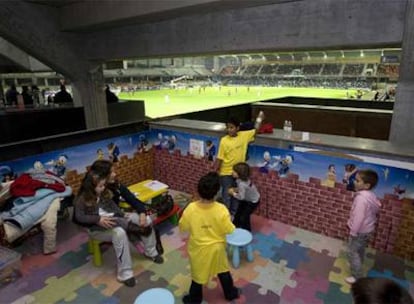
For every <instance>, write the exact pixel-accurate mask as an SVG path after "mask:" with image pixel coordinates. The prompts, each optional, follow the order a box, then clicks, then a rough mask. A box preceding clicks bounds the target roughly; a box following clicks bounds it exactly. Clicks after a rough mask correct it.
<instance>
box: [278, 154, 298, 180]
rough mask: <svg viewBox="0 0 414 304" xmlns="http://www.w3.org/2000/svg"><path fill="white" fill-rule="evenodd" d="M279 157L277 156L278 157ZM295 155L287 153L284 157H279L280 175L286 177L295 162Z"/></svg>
mask: <svg viewBox="0 0 414 304" xmlns="http://www.w3.org/2000/svg"><path fill="white" fill-rule="evenodd" d="M276 159H277V158H276ZM293 160H294V158H293V156H292V155H286V156H285V157H284V158H282V159H280V158H279V163H278V173H279V176H280V177H285V176H287V174H288V173H289V171H290V166H291V164H292V163H293Z"/></svg>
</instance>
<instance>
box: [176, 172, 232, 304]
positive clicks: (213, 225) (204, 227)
mask: <svg viewBox="0 0 414 304" xmlns="http://www.w3.org/2000/svg"><path fill="white" fill-rule="evenodd" d="M219 189H220V182H219V175H218V174H217V173H216V172H210V173H208V174H207V175H205V176H203V177H201V179H200V180H199V182H198V187H197V190H198V194H199V196H200V200H198V201H195V202H192V203H190V204H189V205H188V206H187V207H186V208H185V209H184V211H183V214H182V217H181V219H180V221H179V227H180V230H181V231H185V232H189V233H190V235H189V241H188V244H187V251H188V256H189V257H190V266H191V278H192V282H191V287H190V290H189V294H188V295H185V296H184V297H183V303H201V302H202V301H203V284H206V283H207V282H208V281H209V280H210V278H211V277H212V276H215V275H218V278H219V280H220V283H221V286H222V288H223V292H224V297H225V298H226V300H228V301H232V300H234V299H237V298H238V297H239V295H240V289H238V288H236V287H235V286H234V284H233V278H232V276H231V274H230V270H229V269H230V268H229V264H228V260H227V254H226V235H227V234H229V233H232V232H233V231H234V229H235V227H234V225H233V223H232V222H231V220H230V214H229V211H228V210H227V208H226V207H225V206H224V205H223V204H220V203H218V202H216V201H215V200H214V198H215V196H216V194H217V192H218V191H219Z"/></svg>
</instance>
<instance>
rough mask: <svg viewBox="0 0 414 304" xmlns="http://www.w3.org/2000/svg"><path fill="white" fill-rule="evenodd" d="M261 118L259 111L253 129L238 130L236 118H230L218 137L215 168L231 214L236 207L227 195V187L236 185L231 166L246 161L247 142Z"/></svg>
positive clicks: (252, 138)
mask: <svg viewBox="0 0 414 304" xmlns="http://www.w3.org/2000/svg"><path fill="white" fill-rule="evenodd" d="M263 119H264V113H263V112H262V111H260V112H259V115H258V116H257V118H256V122H255V125H254V129H252V130H246V131H240V130H239V129H240V122H239V121H238V120H237V119H236V118H230V119H229V120H228V121H227V123H226V128H227V135H226V136H223V137H222V138H221V139H220V144H219V149H218V153H217V159H216V168H218V172H219V174H220V185H221V197H222V199H223V203H224V204H225V205H226V206H227V208H228V209H229V210H230V214H231V215H232V216H234V215H235V214H236V211H237V208H238V204H237V201H235V200H232V199H231V196H230V195H229V188H232V187H234V186H235V185H236V184H235V179H234V178H233V176H232V172H233V166H234V165H235V164H237V163H240V162H245V161H246V155H247V148H248V146H249V143H250V142H252V141H253V140H254V136H255V134H256V130H257V129H259V128H260V126H261V124H262V121H263Z"/></svg>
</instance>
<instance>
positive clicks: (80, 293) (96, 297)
mask: <svg viewBox="0 0 414 304" xmlns="http://www.w3.org/2000/svg"><path fill="white" fill-rule="evenodd" d="M103 288H104V286H103V285H100V286H98V287H97V288H96V287H93V286H91V285H90V284H87V285H85V286H82V287H81V288H79V289H77V290H76V297H75V298H74V299H73V300H71V301H59V302H57V303H58V304H64V303H74V304H84V303H85V300H84V299H93V301H94V303H101V302H103V301H106V300H107V297H106V296H105V295H103V294H102V293H101V289H103Z"/></svg>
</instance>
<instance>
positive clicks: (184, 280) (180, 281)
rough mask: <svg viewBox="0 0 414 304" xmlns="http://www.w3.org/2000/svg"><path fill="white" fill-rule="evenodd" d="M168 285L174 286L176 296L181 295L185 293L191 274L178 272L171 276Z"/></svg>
mask: <svg viewBox="0 0 414 304" xmlns="http://www.w3.org/2000/svg"><path fill="white" fill-rule="evenodd" d="M170 285H171V286H174V287H176V289H175V291H174V295H175V296H176V297H179V298H181V297H183V295H185V294H187V292H188V289H189V288H190V285H191V276H190V274H188V273H187V274H182V273H179V274H177V275H176V276H175V277H173V278H172V280H171V281H170Z"/></svg>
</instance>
